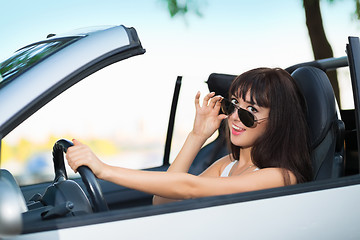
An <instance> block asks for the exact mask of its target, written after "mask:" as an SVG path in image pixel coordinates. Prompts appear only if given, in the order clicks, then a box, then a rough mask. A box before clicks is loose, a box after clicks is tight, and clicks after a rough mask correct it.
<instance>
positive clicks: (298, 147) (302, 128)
mask: <svg viewBox="0 0 360 240" xmlns="http://www.w3.org/2000/svg"><path fill="white" fill-rule="evenodd" d="M248 92H249V93H250V98H251V101H252V102H255V103H256V104H257V105H258V106H260V107H266V108H270V113H269V118H268V123H267V127H266V130H265V132H264V134H263V135H262V136H260V137H259V138H258V139H257V140H256V141H255V143H254V145H253V148H252V152H251V156H252V160H253V163H254V164H255V165H256V166H257V167H259V168H268V167H276V168H281V169H282V173H283V176H284V182H285V185H289V184H290V177H289V174H288V172H287V171H286V170H289V171H291V172H292V173H293V174H294V175H295V177H296V180H297V182H298V183H302V182H307V181H310V180H312V169H311V162H310V147H309V140H308V139H309V132H308V131H309V130H308V125H307V122H306V118H305V116H306V112H305V111H306V110H305V109H306V108H305V100H304V97H303V95H302V94H301V92H300V90H299V88H298V87H297V84H296V82H295V81H294V79H293V78H292V77H291V76H290V74H289V73H287V72H286V71H285V70H283V69H280V68H273V69H272V68H257V69H253V70H250V71H247V72H245V73H243V74H241V75H239V76H238V77H236V78H235V80H234V81H233V82H232V84H231V86H230V90H229V95H230V96H231V95H233V96H236V97H238V98H242V99H244V100H245V97H246V94H247V93H248ZM230 147H231V152H232V157H233V158H234V159H239V157H240V149H241V147H239V146H235V145H234V144H232V143H231V142H230Z"/></svg>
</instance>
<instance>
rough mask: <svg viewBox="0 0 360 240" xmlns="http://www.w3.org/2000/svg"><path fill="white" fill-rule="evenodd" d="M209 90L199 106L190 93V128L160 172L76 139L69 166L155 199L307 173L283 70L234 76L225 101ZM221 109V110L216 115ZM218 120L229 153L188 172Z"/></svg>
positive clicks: (300, 124)
mask: <svg viewBox="0 0 360 240" xmlns="http://www.w3.org/2000/svg"><path fill="white" fill-rule="evenodd" d="M214 95H215V93H209V94H207V95H206V96H205V97H204V101H203V104H202V106H201V105H200V103H199V99H200V93H199V92H198V93H197V94H196V97H195V107H196V116H195V121H194V126H193V130H192V131H191V132H190V133H189V135H188V137H187V139H186V141H185V143H184V145H183V147H182V149H181V150H180V152H179V154H178V156H177V157H176V159H175V160H174V162H173V163H172V164H171V166H170V167H169V169H168V171H167V172H149V171H140V170H131V169H125V168H121V167H114V166H110V165H107V164H105V163H103V162H101V161H100V160H99V159H98V158H97V157H96V155H95V154H94V153H93V152H92V151H91V149H90V148H89V147H88V146H86V145H84V144H82V143H80V142H79V141H77V140H73V142H74V146H73V147H70V148H69V149H68V151H67V154H66V158H67V160H68V162H69V165H70V167H71V168H72V169H73V170H74V171H76V169H77V168H78V167H79V166H81V165H87V166H88V167H90V168H91V170H92V171H93V172H94V174H95V175H96V176H97V177H98V178H100V179H104V180H107V181H110V182H114V183H116V184H119V185H122V186H125V187H128V188H133V189H136V190H139V191H143V192H147V193H150V194H154V199H153V203H154V204H160V203H166V202H170V201H174V200H181V199H189V198H198V197H205V196H215V195H223V194H232V193H239V192H246V191H253V190H260V189H266V188H273V187H281V186H285V185H291V184H296V183H302V182H306V181H309V180H311V178H312V176H311V173H312V170H311V164H310V157H309V146H308V130H307V124H306V120H305V113H304V100H303V97H302V95H301V93H300V91H299V89H298V88H297V86H296V83H295V82H294V80H293V79H292V77H291V76H290V75H289V74H288V73H287V72H286V71H284V70H282V69H279V68H275V69H270V68H258V69H253V70H250V71H248V72H245V73H243V74H241V75H240V76H238V77H237V78H236V79H235V80H234V81H233V83H232V85H231V87H230V91H229V96H230V99H229V100H227V99H224V98H223V97H221V96H214ZM220 109H222V111H223V113H225V114H219V111H220ZM224 119H226V121H227V125H228V128H229V131H228V133H229V140H230V145H231V152H232V153H231V154H230V155H228V156H225V157H223V158H221V159H219V160H218V161H216V162H215V163H214V164H212V165H211V166H210V167H209V168H208V169H206V170H205V171H204V172H203V173H202V174H200V175H199V176H194V175H191V174H188V173H187V172H188V170H189V168H190V166H191V164H192V162H193V160H194V158H195V156H196V155H197V153H198V152H199V150H200V148H201V147H202V145H203V144H204V143H205V141H206V140H207V139H208V138H209V137H210V136H211V135H212V134H213V133H214V132H215V131H216V130H217V129H218V128H219V126H220V123H221V122H222V121H223V120H224Z"/></svg>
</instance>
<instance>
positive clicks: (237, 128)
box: [232, 125, 244, 131]
mask: <svg viewBox="0 0 360 240" xmlns="http://www.w3.org/2000/svg"><path fill="white" fill-rule="evenodd" d="M232 127H233V128H234V129H235V130H237V131H240V130H244V129H243V128H241V127H238V126H235V125H232Z"/></svg>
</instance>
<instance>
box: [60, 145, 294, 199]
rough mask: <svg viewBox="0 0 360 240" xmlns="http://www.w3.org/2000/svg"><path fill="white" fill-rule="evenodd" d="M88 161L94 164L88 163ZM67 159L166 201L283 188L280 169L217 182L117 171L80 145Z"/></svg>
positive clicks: (184, 175)
mask: <svg viewBox="0 0 360 240" xmlns="http://www.w3.org/2000/svg"><path fill="white" fill-rule="evenodd" d="M79 153H82V154H79ZM84 155H85V156H86V157H85V158H84ZM89 157H90V158H92V160H89ZM66 158H67V159H68V162H69V165H70V167H71V168H72V169H75V170H76V169H77V168H78V167H79V166H81V165H87V166H88V167H90V168H91V169H92V170H93V172H94V173H95V175H97V177H99V178H101V179H104V180H107V181H111V182H113V183H116V184H119V185H122V186H124V187H128V188H132V189H136V190H139V191H143V192H147V193H150V194H154V195H158V196H161V197H164V198H167V199H189V198H197V197H206V196H215V195H222V194H232V193H239V192H246V191H253V190H260V189H265V188H272V187H280V186H284V181H283V177H282V173H281V169H279V168H267V169H261V170H258V171H256V172H250V173H248V174H244V175H240V176H232V177H227V178H220V177H216V178H215V177H206V176H203V177H200V176H194V175H191V174H188V173H180V172H150V171H141V170H132V169H126V168H121V167H114V166H110V165H107V164H105V163H103V162H101V161H100V160H98V159H97V157H96V156H95V155H94V154H93V153H92V151H91V150H90V149H89V147H87V146H86V145H83V144H81V143H79V142H78V141H75V146H74V147H71V148H69V149H68V152H67V155H66ZM289 173H290V180H291V182H292V183H295V182H296V181H295V178H294V176H293V174H291V172H289Z"/></svg>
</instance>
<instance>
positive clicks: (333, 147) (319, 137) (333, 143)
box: [292, 66, 345, 180]
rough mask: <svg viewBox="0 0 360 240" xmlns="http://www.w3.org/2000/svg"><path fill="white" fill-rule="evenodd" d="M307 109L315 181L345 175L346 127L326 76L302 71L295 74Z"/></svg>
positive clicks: (323, 73) (309, 70)
mask: <svg viewBox="0 0 360 240" xmlns="http://www.w3.org/2000/svg"><path fill="white" fill-rule="evenodd" d="M292 77H293V78H294V79H295V81H296V82H297V84H298V86H299V88H300V90H301V92H302V94H303V95H304V97H305V101H306V107H307V122H308V125H309V130H310V144H311V150H312V152H311V159H312V165H313V173H314V180H319V179H327V178H336V177H340V176H342V175H343V174H344V157H343V156H344V134H345V126H344V123H343V122H342V121H341V120H340V119H339V117H338V112H337V105H336V100H335V95H334V92H333V89H332V86H331V84H330V81H329V79H328V77H327V75H326V73H325V72H324V71H322V70H320V69H318V68H315V67H309V66H306V67H300V68H298V69H297V70H295V71H294V72H293V73H292Z"/></svg>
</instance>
